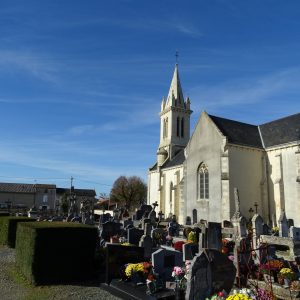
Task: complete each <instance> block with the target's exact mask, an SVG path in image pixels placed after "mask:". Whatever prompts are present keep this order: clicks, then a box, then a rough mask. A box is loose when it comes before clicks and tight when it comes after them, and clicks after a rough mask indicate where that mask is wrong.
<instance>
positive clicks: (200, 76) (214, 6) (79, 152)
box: [0, 0, 300, 194]
mask: <svg viewBox="0 0 300 300" xmlns="http://www.w3.org/2000/svg"><path fill="white" fill-rule="evenodd" d="M299 15H300V2H299V1H297V0H284V1H283V0H277V1H273V0H272V1H271V0H264V1H261V0H251V1H240V0H206V1H202V0H194V1H174V0H172V1H169V0H160V1H140V0H135V1H134V0H119V1H116V0H110V1H104V0H102V1H101V0H89V1H83V0H82V1H79V0H64V1H61V0H51V1H50V0H43V1H41V0H36V1H32V0H26V1H14V0H2V1H1V2H0V136H1V138H0V166H1V173H0V176H1V177H0V181H3V182H25V183H34V182H37V183H44V182H47V183H55V184H57V185H58V186H59V187H68V186H69V185H70V177H71V176H73V177H74V178H75V179H74V185H75V187H76V188H91V189H94V188H95V189H96V191H97V193H98V194H99V193H102V192H106V193H108V192H109V191H110V189H111V185H112V184H113V182H114V180H115V179H116V178H117V177H118V176H120V175H128V176H129V175H137V176H141V177H142V178H144V179H145V181H146V180H147V169H148V167H150V166H151V165H152V164H153V163H154V162H155V159H156V155H155V153H156V150H157V146H158V143H159V115H158V113H159V110H160V102H161V99H162V97H163V96H166V95H167V94H168V89H169V85H170V82H171V77H172V74H173V70H174V64H175V57H174V54H175V51H176V50H178V51H179V71H180V77H181V83H182V86H183V91H184V94H185V96H189V97H190V99H191V102H192V110H193V111H194V113H193V114H192V119H191V126H192V128H194V126H195V123H196V121H197V119H198V117H199V114H200V112H201V111H202V110H206V111H207V112H208V113H210V114H214V115H218V116H222V117H225V118H230V119H235V120H239V121H243V122H248V123H251V124H261V123H264V122H268V121H271V120H274V119H277V118H281V117H284V116H286V115H289V114H294V113H298V112H299V111H300V101H299V98H300V84H299V82H300V18H299Z"/></svg>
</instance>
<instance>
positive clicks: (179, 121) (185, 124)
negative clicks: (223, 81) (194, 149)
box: [157, 63, 192, 166]
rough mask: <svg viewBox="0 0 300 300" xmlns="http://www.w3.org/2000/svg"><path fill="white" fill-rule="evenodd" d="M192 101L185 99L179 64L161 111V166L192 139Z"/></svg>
mask: <svg viewBox="0 0 300 300" xmlns="http://www.w3.org/2000/svg"><path fill="white" fill-rule="evenodd" d="M190 105H191V102H190V99H189V98H188V97H187V98H186V99H184V98H183V92H182V88H181V84H180V79H179V72H178V64H177V63H176V65H175V70H174V74H173V78H172V81H171V85H170V89H169V93H168V97H167V99H166V98H165V97H164V98H163V100H162V102H161V110H160V143H159V146H158V151H157V163H158V166H161V165H162V164H163V162H164V161H165V160H166V159H167V158H169V159H170V160H172V159H173V158H174V156H175V155H176V154H177V153H178V151H179V150H181V149H183V148H184V147H185V146H186V145H187V143H188V141H189V139H190V115H191V113H192V111H191V109H190Z"/></svg>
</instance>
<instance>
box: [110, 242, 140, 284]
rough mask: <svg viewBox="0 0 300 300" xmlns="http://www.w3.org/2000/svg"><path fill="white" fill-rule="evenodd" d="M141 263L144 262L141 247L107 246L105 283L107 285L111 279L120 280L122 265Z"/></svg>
mask: <svg viewBox="0 0 300 300" xmlns="http://www.w3.org/2000/svg"><path fill="white" fill-rule="evenodd" d="M142 261H145V258H144V248H142V247H135V246H121V245H117V244H107V248H106V274H105V282H106V283H107V284H109V283H110V282H111V280H112V279H113V278H120V270H121V267H122V266H123V265H125V264H128V263H139V262H142Z"/></svg>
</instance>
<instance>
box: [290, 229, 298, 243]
mask: <svg viewBox="0 0 300 300" xmlns="http://www.w3.org/2000/svg"><path fill="white" fill-rule="evenodd" d="M290 237H291V238H292V239H293V240H294V241H300V228H299V227H295V226H292V227H290Z"/></svg>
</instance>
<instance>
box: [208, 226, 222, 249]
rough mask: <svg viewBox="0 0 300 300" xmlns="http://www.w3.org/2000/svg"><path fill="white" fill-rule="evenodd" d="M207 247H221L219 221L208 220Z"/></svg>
mask: <svg viewBox="0 0 300 300" xmlns="http://www.w3.org/2000/svg"><path fill="white" fill-rule="evenodd" d="M207 248H209V249H217V250H221V249H222V228H221V223H214V222H208V229H207Z"/></svg>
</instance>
